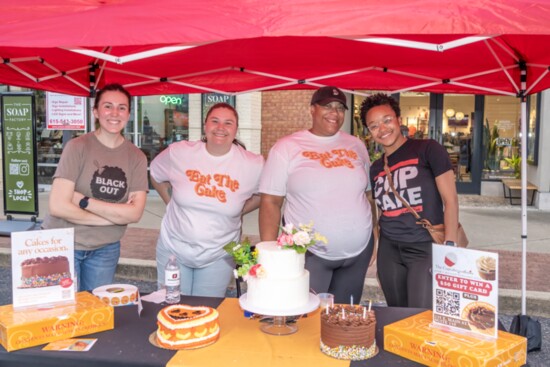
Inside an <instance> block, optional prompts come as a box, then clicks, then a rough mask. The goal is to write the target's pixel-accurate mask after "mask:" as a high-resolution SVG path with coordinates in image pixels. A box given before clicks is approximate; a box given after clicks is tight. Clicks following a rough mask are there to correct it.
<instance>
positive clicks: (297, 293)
mask: <svg viewBox="0 0 550 367" xmlns="http://www.w3.org/2000/svg"><path fill="white" fill-rule="evenodd" d="M256 249H257V251H258V264H261V266H262V268H263V271H262V273H263V274H262V276H259V277H255V276H254V277H249V278H248V280H247V287H248V290H247V302H248V304H249V305H250V306H253V307H255V308H261V309H270V310H278V311H285V310H292V309H296V308H300V307H304V306H305V305H307V303H308V300H309V271H307V270H305V269H304V264H305V256H304V254H299V253H297V252H296V251H295V250H293V249H282V248H280V247H279V246H277V242H276V241H267V242H260V243H258V244H257V245H256Z"/></svg>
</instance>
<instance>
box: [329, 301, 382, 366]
mask: <svg viewBox="0 0 550 367" xmlns="http://www.w3.org/2000/svg"><path fill="white" fill-rule="evenodd" d="M375 333H376V316H375V314H374V311H370V312H367V311H366V310H365V308H364V307H361V306H349V305H336V306H334V307H330V308H329V309H328V312H327V310H326V309H322V310H321V351H322V352H323V353H325V354H327V355H329V356H331V357H334V358H338V359H349V360H354V361H357V360H363V359H368V358H372V357H374V356H375V355H376V353H377V348H376V340H375V337H374V336H375Z"/></svg>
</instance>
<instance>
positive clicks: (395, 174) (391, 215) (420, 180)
mask: <svg viewBox="0 0 550 367" xmlns="http://www.w3.org/2000/svg"><path fill="white" fill-rule="evenodd" d="M388 166H389V167H390V171H391V173H392V178H393V183H394V186H395V189H396V190H397V192H398V193H399V194H400V195H401V196H402V197H403V198H404V199H405V200H406V201H408V202H409V204H410V205H411V207H413V208H414V209H415V210H416V212H417V213H418V214H419V215H420V216H421V217H423V218H426V219H428V220H429V221H430V222H431V223H432V224H434V225H435V224H441V223H443V202H442V200H441V196H440V195H439V191H438V190H437V185H436V183H435V177H437V176H439V175H441V174H443V173H445V172H447V171H449V170H451V169H452V165H451V161H450V159H449V154H448V153H447V151H446V150H445V148H444V147H443V146H441V145H440V144H439V143H438V142H436V141H435V140H432V139H427V140H413V139H407V141H406V142H405V143H404V144H403V145H401V146H400V147H399V148H398V149H397V150H396V151H395V152H393V153H392V154H391V155H389V156H388ZM370 177H371V187H372V192H373V196H374V199H375V201H376V204H377V205H378V208H379V209H380V210H381V213H382V214H381V215H380V219H379V220H380V229H381V233H382V234H383V235H384V237H386V238H388V239H390V240H394V241H402V242H409V243H412V242H424V241H431V236H430V234H429V233H428V231H427V230H426V229H424V228H422V227H421V226H420V225H418V224H416V218H415V217H414V216H413V215H412V214H411V213H410V212H409V211H408V210H407V208H406V207H405V206H404V205H403V204H402V203H401V201H400V200H399V199H397V198H396V197H395V195H394V194H393V192H392V190H391V188H390V187H389V184H388V181H387V177H386V173H385V172H384V157H382V158H380V159H378V160H376V161H375V162H374V163H373V164H372V166H371V168H370Z"/></svg>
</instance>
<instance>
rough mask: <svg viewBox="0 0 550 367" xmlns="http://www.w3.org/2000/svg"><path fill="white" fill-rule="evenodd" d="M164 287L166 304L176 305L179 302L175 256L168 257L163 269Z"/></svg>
mask: <svg viewBox="0 0 550 367" xmlns="http://www.w3.org/2000/svg"><path fill="white" fill-rule="evenodd" d="M164 286H165V287H166V299H165V301H166V303H169V304H173V303H178V302H179V301H180V268H179V266H178V262H177V261H176V256H175V255H170V260H168V263H167V264H166V267H165V268H164Z"/></svg>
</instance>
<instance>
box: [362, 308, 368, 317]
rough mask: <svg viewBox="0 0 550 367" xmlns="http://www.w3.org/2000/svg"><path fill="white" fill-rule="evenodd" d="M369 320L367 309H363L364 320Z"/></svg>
mask: <svg viewBox="0 0 550 367" xmlns="http://www.w3.org/2000/svg"><path fill="white" fill-rule="evenodd" d="M366 318H367V308H366V307H363V319H366Z"/></svg>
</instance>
